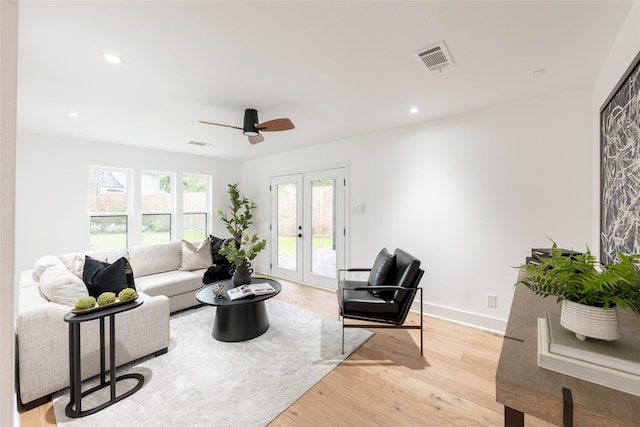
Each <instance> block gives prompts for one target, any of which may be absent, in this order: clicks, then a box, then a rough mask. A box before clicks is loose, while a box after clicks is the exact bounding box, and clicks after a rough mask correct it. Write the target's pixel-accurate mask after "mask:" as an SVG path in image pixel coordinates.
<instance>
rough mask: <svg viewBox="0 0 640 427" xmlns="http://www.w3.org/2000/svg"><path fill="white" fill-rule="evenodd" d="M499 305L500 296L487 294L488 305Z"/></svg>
mask: <svg viewBox="0 0 640 427" xmlns="http://www.w3.org/2000/svg"><path fill="white" fill-rule="evenodd" d="M497 306H498V297H497V296H496V295H487V307H491V308H496V307H497Z"/></svg>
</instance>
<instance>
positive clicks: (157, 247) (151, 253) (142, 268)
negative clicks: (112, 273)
mask: <svg viewBox="0 0 640 427" xmlns="http://www.w3.org/2000/svg"><path fill="white" fill-rule="evenodd" d="M129 262H130V263H131V267H132V268H133V274H134V275H135V277H136V278H138V277H141V276H148V275H150V274H157V273H164V272H166V271H173V270H179V269H180V265H181V264H182V243H181V242H170V243H156V244H153V245H142V246H132V247H131V248H129Z"/></svg>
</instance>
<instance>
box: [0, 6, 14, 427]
mask: <svg viewBox="0 0 640 427" xmlns="http://www.w3.org/2000/svg"><path fill="white" fill-rule="evenodd" d="M0 40H1V43H0V200H2V208H1V209H0V304H1V305H2V307H1V309H0V425H2V426H10V425H14V424H15V421H16V420H17V419H18V416H17V409H16V405H15V402H16V399H15V394H14V378H15V369H14V366H15V358H14V355H15V348H14V343H15V328H14V326H15V295H16V292H15V281H14V252H13V247H14V240H15V227H14V223H15V210H14V207H15V181H16V170H15V166H16V164H15V160H16V87H17V85H16V81H17V80H16V78H17V72H16V71H17V62H18V61H17V45H18V2H17V1H2V2H0Z"/></svg>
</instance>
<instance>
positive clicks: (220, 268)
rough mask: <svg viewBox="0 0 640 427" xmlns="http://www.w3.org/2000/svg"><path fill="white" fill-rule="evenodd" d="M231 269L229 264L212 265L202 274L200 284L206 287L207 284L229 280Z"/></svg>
mask: <svg viewBox="0 0 640 427" xmlns="http://www.w3.org/2000/svg"><path fill="white" fill-rule="evenodd" d="M231 267H232V265H231V263H229V264H216V265H212V266H211V267H209V268H207V271H205V272H204V275H203V276H202V283H204V284H205V285H208V284H209V283H213V282H217V281H219V280H226V279H229V278H231V274H232V273H231V271H232V269H231Z"/></svg>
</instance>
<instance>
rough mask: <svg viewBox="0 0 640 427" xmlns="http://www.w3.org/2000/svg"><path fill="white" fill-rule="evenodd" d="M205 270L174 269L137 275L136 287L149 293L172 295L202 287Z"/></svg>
mask: <svg viewBox="0 0 640 427" xmlns="http://www.w3.org/2000/svg"><path fill="white" fill-rule="evenodd" d="M204 271H205V270H196V271H193V272H191V271H184V270H174V271H166V272H164V273H157V274H152V275H149V276H143V277H136V287H137V288H138V289H139V290H141V291H142V292H144V293H146V294H147V295H166V296H168V297H172V296H174V295H180V294H184V293H187V292H192V291H195V290H197V289H200V288H201V287H202V275H203V273H204Z"/></svg>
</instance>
